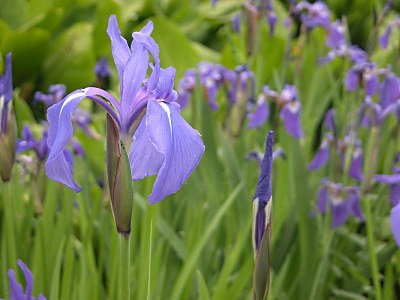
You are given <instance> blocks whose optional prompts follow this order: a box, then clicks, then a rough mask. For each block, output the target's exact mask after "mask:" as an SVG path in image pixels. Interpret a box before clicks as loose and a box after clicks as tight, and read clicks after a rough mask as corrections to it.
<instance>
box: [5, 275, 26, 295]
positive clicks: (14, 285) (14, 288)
mask: <svg viewBox="0 0 400 300" xmlns="http://www.w3.org/2000/svg"><path fill="white" fill-rule="evenodd" d="M8 281H9V283H10V300H22V299H24V298H25V295H24V288H23V287H22V285H20V284H19V283H18V282H17V280H16V279H15V272H14V271H13V270H9V271H8Z"/></svg>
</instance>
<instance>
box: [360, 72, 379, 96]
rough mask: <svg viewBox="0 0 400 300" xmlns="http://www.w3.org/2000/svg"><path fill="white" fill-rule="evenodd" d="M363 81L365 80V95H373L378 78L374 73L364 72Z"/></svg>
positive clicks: (376, 87)
mask: <svg viewBox="0 0 400 300" xmlns="http://www.w3.org/2000/svg"><path fill="white" fill-rule="evenodd" d="M363 78H364V82H365V95H366V96H373V95H374V94H375V92H376V91H377V90H378V85H379V78H378V76H377V75H376V74H373V73H371V72H366V73H364V76H363Z"/></svg>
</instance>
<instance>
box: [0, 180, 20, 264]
mask: <svg viewBox="0 0 400 300" xmlns="http://www.w3.org/2000/svg"><path fill="white" fill-rule="evenodd" d="M3 189H4V198H3V201H4V210H5V225H6V227H5V232H6V234H7V252H8V253H7V257H8V259H9V261H8V264H7V266H8V267H10V268H11V269H14V270H15V269H16V263H17V259H16V256H15V233H14V231H15V227H14V208H13V202H12V199H11V192H10V183H5V184H4V185H3Z"/></svg>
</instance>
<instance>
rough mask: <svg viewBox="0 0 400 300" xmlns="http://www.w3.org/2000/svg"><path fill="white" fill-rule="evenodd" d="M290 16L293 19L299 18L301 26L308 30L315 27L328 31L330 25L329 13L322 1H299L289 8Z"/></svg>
mask: <svg viewBox="0 0 400 300" xmlns="http://www.w3.org/2000/svg"><path fill="white" fill-rule="evenodd" d="M291 14H292V15H293V16H294V17H297V18H298V17H300V20H301V22H302V23H303V25H304V26H306V28H307V29H309V30H310V29H313V28H314V27H317V26H320V27H323V28H325V29H328V28H329V25H330V18H331V13H330V11H329V8H328V6H327V5H326V4H325V3H324V2H322V1H317V2H315V3H308V2H306V1H301V2H299V3H297V4H296V5H292V6H291Z"/></svg>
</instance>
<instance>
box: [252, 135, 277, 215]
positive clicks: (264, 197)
mask: <svg viewBox="0 0 400 300" xmlns="http://www.w3.org/2000/svg"><path fill="white" fill-rule="evenodd" d="M273 137H274V132H273V131H270V132H268V137H267V142H266V147H265V153H264V158H263V161H262V164H261V173H260V177H259V178H258V183H257V188H256V192H255V194H254V196H253V200H255V199H258V201H259V203H260V205H261V204H262V205H263V207H265V206H266V205H267V204H268V201H269V200H270V199H271V197H272V162H273V159H272V154H273V149H272V146H273V143H274V140H273Z"/></svg>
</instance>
